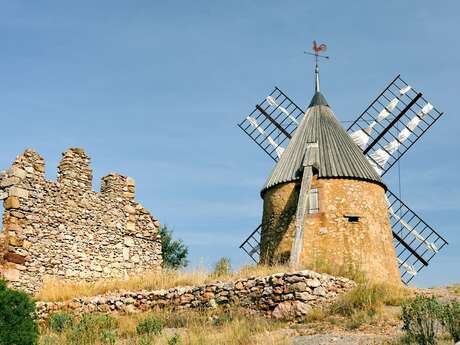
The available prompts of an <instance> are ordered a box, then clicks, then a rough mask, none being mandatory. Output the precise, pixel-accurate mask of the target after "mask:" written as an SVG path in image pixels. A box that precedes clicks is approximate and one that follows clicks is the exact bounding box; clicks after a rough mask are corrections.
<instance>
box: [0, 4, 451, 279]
mask: <svg viewBox="0 0 460 345" xmlns="http://www.w3.org/2000/svg"><path fill="white" fill-rule="evenodd" d="M459 11H460V3H458V2H457V1H443V2H442V5H441V4H440V3H435V2H433V1H404V2H403V1H385V2H383V1H353V2H350V1H322V2H318V1H290V0H288V1H266V0H265V1H247V0H246V1H243V0H241V1H200V0H196V1H168V2H166V1H151V0H150V1H147V0H144V1H116V0H111V1H84V0H81V1H76V2H64V1H40V2H32V1H18V0H14V1H3V0H0V47H1V49H0V80H1V82H0V114H1V118H2V121H1V134H0V141H1V144H0V167H2V168H6V167H8V166H9V165H10V164H11V162H12V161H13V160H14V157H15V156H16V155H17V154H19V153H20V152H22V151H23V150H24V149H25V148H26V147H33V148H35V149H36V150H37V151H38V152H39V153H40V154H41V155H42V156H43V157H44V158H45V160H46V162H47V175H48V176H49V177H50V178H52V179H54V178H55V172H56V166H57V164H58V161H59V159H60V154H61V152H63V151H64V150H65V149H66V148H68V147H73V146H77V147H83V148H85V150H86V151H87V152H88V154H89V155H90V156H91V157H92V159H93V164H92V166H93V169H94V175H95V182H94V188H95V189H98V188H99V179H100V177H101V176H104V175H106V174H107V173H108V172H111V171H116V172H120V173H123V174H127V175H130V176H132V177H134V178H135V179H136V181H137V199H138V200H139V201H140V202H141V203H142V204H143V205H144V206H146V207H147V208H149V209H150V210H151V211H152V213H154V214H155V215H157V216H158V217H159V219H160V220H161V221H162V222H163V223H166V224H168V225H170V226H172V227H173V228H174V229H175V234H176V236H177V237H180V238H182V239H183V240H184V242H185V243H186V244H187V245H188V246H189V247H190V258H191V262H192V266H196V265H200V264H204V265H211V264H212V263H213V262H215V261H216V260H217V259H218V258H219V257H221V256H228V257H230V258H231V259H232V262H233V264H234V266H239V265H242V264H244V263H249V261H248V259H247V258H246V257H245V256H244V255H243V253H242V252H240V250H239V249H238V246H239V244H240V243H241V241H242V240H243V239H244V238H245V237H246V236H247V235H248V234H249V232H250V231H252V229H253V228H255V227H256V226H257V225H258V224H259V223H260V219H261V210H262V201H261V199H260V197H259V190H260V188H261V186H262V184H263V182H264V180H265V178H266V176H267V175H268V173H269V172H270V170H271V167H272V164H273V163H272V162H271V160H270V159H269V158H268V157H266V156H265V154H264V153H263V152H261V151H260V150H259V149H258V148H257V147H256V146H255V145H254V144H253V143H252V142H250V140H249V139H248V138H247V137H245V136H244V135H243V134H242V132H240V131H239V129H238V128H237V127H236V123H237V122H239V121H240V120H241V119H242V118H243V117H244V116H246V115H247V114H248V112H249V111H250V110H251V108H252V107H253V106H254V104H255V103H256V102H258V101H259V100H260V99H261V98H262V97H264V96H265V95H266V93H267V92H268V91H270V90H271V89H272V88H273V86H275V85H277V86H279V87H280V88H281V89H282V90H283V91H285V92H286V93H287V94H288V95H289V96H290V97H291V98H293V99H294V100H295V101H296V102H297V103H298V104H299V105H301V106H302V107H304V106H306V105H307V104H308V101H309V100H310V98H311V95H312V91H313V90H312V89H313V67H312V61H311V59H309V58H308V57H307V56H305V55H304V54H303V53H302V52H303V51H304V50H306V49H309V47H310V45H311V41H312V40H313V39H317V40H319V41H321V42H326V43H327V44H328V46H329V52H328V53H329V54H330V55H331V56H332V60H331V61H330V62H328V63H327V64H324V65H323V67H322V90H323V92H324V94H325V96H326V98H327V99H328V101H329V103H330V104H331V105H332V108H333V110H334V111H335V113H336V115H337V117H338V118H339V119H340V120H352V119H354V118H355V117H356V116H357V115H358V114H359V113H360V112H361V111H362V110H363V109H364V108H365V107H366V106H367V104H368V103H369V102H370V101H371V99H372V98H373V97H375V95H376V94H377V92H378V91H379V90H380V89H382V87H384V86H385V84H386V83H387V82H388V81H390V80H391V79H392V78H393V77H394V76H395V75H396V74H398V73H401V74H402V77H403V78H404V79H406V80H407V81H408V82H409V83H410V84H411V85H413V86H414V87H415V88H416V89H417V90H420V91H422V92H423V93H424V95H425V97H426V98H427V99H429V100H430V101H431V102H432V103H433V104H434V105H435V106H436V107H437V108H438V109H440V110H442V111H444V112H445V113H446V115H445V116H444V117H443V118H442V119H441V120H440V121H439V123H437V124H436V125H435V126H434V127H433V128H432V130H430V132H429V133H428V134H427V135H426V136H424V137H423V139H421V140H420V141H419V142H418V143H417V145H416V146H415V147H414V148H412V149H411V151H410V152H409V153H407V155H406V156H405V157H404V158H403V161H402V163H401V171H402V186H403V188H402V198H403V200H404V201H405V202H406V203H407V204H409V206H411V207H412V208H413V209H414V210H415V211H416V212H417V213H418V214H419V215H421V216H422V218H423V219H425V220H426V221H427V222H428V223H429V224H431V225H433V226H434V227H435V228H436V229H437V230H438V231H439V232H440V233H441V234H443V235H444V236H445V237H446V238H447V239H448V240H449V242H450V245H449V246H448V247H447V249H445V250H444V251H443V252H442V253H441V254H439V255H438V256H437V257H435V259H434V261H433V262H432V265H431V267H430V268H428V269H426V270H424V271H423V273H421V274H420V276H419V277H417V278H416V279H415V280H414V283H415V284H416V285H418V286H431V285H439V284H447V283H452V282H458V281H460V273H459V272H460V270H459V269H458V265H459V263H460V254H459V246H460V234H459V231H458V227H457V226H458V215H459V214H460V204H459V201H460V190H459V187H458V182H457V180H456V178H457V177H458V173H457V172H458V171H459V169H460V160H459V158H458V151H459V149H460V144H459V140H458V137H459V136H458V133H459V132H460V120H459V118H458V116H457V114H458V113H457V100H458V93H459V87H458V80H459V79H460V75H459V74H460V73H459V67H458V64H459V59H460V41H459V39H458V32H459V29H460V23H459V21H458V13H459ZM386 181H387V182H388V184H389V186H390V187H392V186H393V187H394V186H395V182H396V176H392V175H389V176H386Z"/></svg>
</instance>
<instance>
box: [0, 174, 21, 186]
mask: <svg viewBox="0 0 460 345" xmlns="http://www.w3.org/2000/svg"><path fill="white" fill-rule="evenodd" d="M20 181H21V179H20V178H19V177H16V176H13V177H7V178H4V179H3V180H1V181H0V188H5V187H9V186H14V185H15V184H16V183H19V182H20Z"/></svg>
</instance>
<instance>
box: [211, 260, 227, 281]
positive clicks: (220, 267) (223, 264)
mask: <svg viewBox="0 0 460 345" xmlns="http://www.w3.org/2000/svg"><path fill="white" fill-rule="evenodd" d="M231 271H232V265H231V263H230V259H229V258H226V257H224V258H220V259H219V260H218V261H217V262H216V265H215V266H214V270H213V272H212V276H213V277H221V276H226V275H229V274H230V273H231Z"/></svg>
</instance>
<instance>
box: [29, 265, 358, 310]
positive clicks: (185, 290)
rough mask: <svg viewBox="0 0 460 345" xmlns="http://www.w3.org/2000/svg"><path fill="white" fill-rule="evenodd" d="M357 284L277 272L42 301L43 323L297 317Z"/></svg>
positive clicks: (308, 273) (310, 274)
mask: <svg viewBox="0 0 460 345" xmlns="http://www.w3.org/2000/svg"><path fill="white" fill-rule="evenodd" d="M354 286H356V284H355V283H354V282H353V281H351V280H348V279H346V278H338V277H333V276H330V275H327V274H319V273H316V272H312V271H300V272H294V273H277V274H273V275H270V276H265V277H251V278H247V279H239V280H236V281H231V282H214V283H210V284H206V285H200V286H186V287H177V288H171V289H169V290H159V291H139V292H123V293H119V294H111V295H103V296H97V297H88V298H77V299H73V300H71V301H67V302H39V303H38V305H37V309H38V314H39V317H40V318H41V319H46V318H47V317H48V315H49V314H50V313H52V312H55V311H57V310H69V311H73V312H76V313H81V312H93V311H98V312H128V313H133V312H138V311H147V310H151V309H155V308H171V309H187V308H216V307H217V306H218V305H233V306H239V307H243V308H247V309H250V310H255V311H259V312H262V313H264V314H266V315H268V316H273V317H275V318H287V319H290V318H295V317H299V316H302V315H305V314H307V313H308V312H309V311H310V310H311V308H312V307H315V306H325V305H328V304H330V303H332V302H333V301H335V300H336V298H337V297H338V296H340V295H341V294H343V293H345V292H347V291H349V290H350V289H352V288H353V287H354Z"/></svg>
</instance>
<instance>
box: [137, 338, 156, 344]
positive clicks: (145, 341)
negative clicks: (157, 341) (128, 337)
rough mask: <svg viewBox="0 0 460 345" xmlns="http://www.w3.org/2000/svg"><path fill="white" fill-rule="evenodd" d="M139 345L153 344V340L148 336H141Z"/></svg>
mask: <svg viewBox="0 0 460 345" xmlns="http://www.w3.org/2000/svg"><path fill="white" fill-rule="evenodd" d="M139 345H153V340H152V339H150V337H146V336H143V337H140V338H139Z"/></svg>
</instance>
